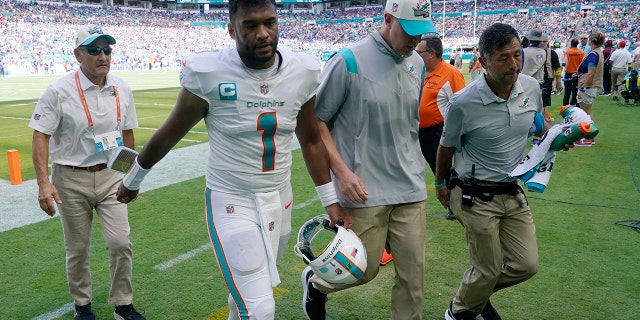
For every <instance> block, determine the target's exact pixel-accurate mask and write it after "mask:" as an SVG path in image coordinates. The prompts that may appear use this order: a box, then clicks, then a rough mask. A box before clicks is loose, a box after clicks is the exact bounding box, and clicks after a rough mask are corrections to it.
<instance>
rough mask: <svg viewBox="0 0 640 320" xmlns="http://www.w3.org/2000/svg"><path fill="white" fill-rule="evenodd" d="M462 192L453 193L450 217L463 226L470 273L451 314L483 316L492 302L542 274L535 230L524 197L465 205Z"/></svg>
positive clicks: (511, 197) (521, 195)
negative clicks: (498, 293)
mask: <svg viewBox="0 0 640 320" xmlns="http://www.w3.org/2000/svg"><path fill="white" fill-rule="evenodd" d="M461 194H462V189H461V188H459V187H456V188H454V189H453V190H451V202H450V206H451V211H453V213H454V214H455V215H456V217H457V218H458V220H459V221H460V223H461V224H462V225H463V226H464V229H465V231H466V234H467V246H468V248H469V258H470V260H471V261H470V262H471V268H469V269H467V271H465V273H464V276H463V278H462V283H461V284H460V287H459V288H458V292H457V293H456V296H455V298H454V299H453V312H454V313H458V312H462V311H465V310H469V311H471V312H474V313H480V312H481V311H482V309H483V308H484V306H485V304H486V303H487V301H488V300H489V297H490V296H491V295H492V294H493V293H494V292H496V291H498V290H500V289H504V288H507V287H510V286H513V285H516V284H518V283H521V282H523V281H525V280H527V279H529V278H531V277H532V276H533V275H534V274H535V273H536V272H537V271H538V244H537V241H536V231H535V225H534V224H533V217H532V216H531V211H530V208H529V205H528V204H527V200H526V198H525V196H524V194H523V193H521V192H520V193H518V194H517V195H515V196H511V195H508V194H501V195H494V197H493V199H492V200H491V201H488V202H483V201H482V200H480V199H478V197H476V198H475V202H474V204H473V206H471V207H467V206H462V205H461Z"/></svg>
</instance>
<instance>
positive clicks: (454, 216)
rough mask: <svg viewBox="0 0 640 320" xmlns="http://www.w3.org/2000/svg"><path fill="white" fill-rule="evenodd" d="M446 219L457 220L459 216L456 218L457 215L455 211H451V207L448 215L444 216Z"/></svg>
mask: <svg viewBox="0 0 640 320" xmlns="http://www.w3.org/2000/svg"><path fill="white" fill-rule="evenodd" d="M444 218H445V219H447V220H457V219H458V218H456V215H455V214H453V212H451V209H449V212H447V215H446V216H444Z"/></svg>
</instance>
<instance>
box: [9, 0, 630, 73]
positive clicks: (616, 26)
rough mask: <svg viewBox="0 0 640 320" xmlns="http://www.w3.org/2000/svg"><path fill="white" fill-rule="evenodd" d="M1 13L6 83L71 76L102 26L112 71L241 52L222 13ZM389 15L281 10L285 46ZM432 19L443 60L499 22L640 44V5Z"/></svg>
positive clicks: (517, 0) (474, 10)
mask: <svg viewBox="0 0 640 320" xmlns="http://www.w3.org/2000/svg"><path fill="white" fill-rule="evenodd" d="M0 6H1V8H2V10H0V34H2V37H0V68H3V69H4V74H6V75H13V74H33V75H44V74H53V73H61V72H66V71H70V70H73V69H74V68H76V67H77V65H76V61H75V58H74V57H73V47H74V36H75V30H77V27H78V26H79V25H83V24H98V25H100V26H102V29H103V31H104V32H106V33H109V34H111V35H113V36H114V37H115V38H116V39H117V41H118V43H117V44H116V45H114V53H113V57H112V64H113V66H112V68H113V70H143V69H162V68H177V67H179V66H180V61H181V59H182V57H183V56H185V55H186V54H189V53H191V52H196V51H203V50H217V49H221V48H225V47H229V46H232V45H234V42H233V41H232V39H231V38H230V37H229V35H228V34H227V30H226V27H225V22H226V21H227V20H228V17H227V13H226V11H225V10H224V7H214V8H212V11H206V12H201V11H170V10H149V9H142V8H129V7H116V6H114V7H105V6H101V5H89V4H81V3H72V4H69V5H64V4H63V3H61V2H43V1H40V2H31V3H24V2H13V1H2V0H0ZM585 6H587V7H592V8H591V10H590V11H588V14H585V12H587V11H584V10H581V9H584V8H585ZM443 12H444V13H445V14H443ZM382 13H383V7H382V6H381V5H369V6H360V7H348V8H340V9H329V10H322V11H319V12H314V10H293V11H290V10H282V11H281V12H280V44H281V45H284V46H286V47H290V48H293V49H295V50H303V51H307V52H310V53H312V54H314V55H316V56H317V57H318V59H326V57H328V56H329V55H330V54H331V53H332V52H335V51H337V50H339V49H340V48H343V47H345V46H346V45H347V44H349V43H351V42H354V41H357V40H359V39H361V38H362V37H364V36H365V35H367V34H369V33H370V31H371V30H372V28H376V27H378V26H379V25H380V21H381V20H380V17H382ZM432 16H433V20H434V23H435V24H436V26H437V27H438V29H439V32H440V34H441V36H442V38H443V43H444V45H445V47H446V48H447V49H446V50H445V52H451V50H452V49H453V50H455V49H456V48H466V49H470V48H471V46H473V45H474V44H475V43H477V38H478V37H479V35H480V32H481V31H482V30H484V28H485V27H487V26H489V25H490V24H492V23H495V22H503V23H508V24H510V25H512V26H514V27H515V28H516V30H518V31H519V32H520V33H521V34H522V35H524V34H526V33H527V31H529V30H531V29H533V28H540V29H542V30H543V31H544V32H545V33H546V34H548V35H550V42H551V43H556V42H558V43H559V44H560V45H561V46H563V47H564V46H567V44H568V42H569V40H570V38H572V37H578V36H579V35H581V34H585V33H588V32H590V31H592V30H598V31H601V32H603V33H605V34H606V35H607V37H608V39H612V40H614V41H616V42H617V41H619V40H622V39H624V40H626V43H628V44H629V46H630V49H633V45H634V43H637V42H638V41H639V40H640V6H638V5H637V2H636V1H635V0H633V1H631V0H628V1H624V0H619V1H606V0H605V1H592V0H581V1H578V0H564V1H562V0H551V1H547V0H530V1H528V0H477V1H475V2H474V1H446V2H445V1H439V2H434V3H433V7H432ZM578 21H580V23H578ZM445 58H446V56H445Z"/></svg>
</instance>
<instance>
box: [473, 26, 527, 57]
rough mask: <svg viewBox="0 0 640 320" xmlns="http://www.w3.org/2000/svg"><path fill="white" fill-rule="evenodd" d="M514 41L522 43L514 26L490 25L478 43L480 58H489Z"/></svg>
mask: <svg viewBox="0 0 640 320" xmlns="http://www.w3.org/2000/svg"><path fill="white" fill-rule="evenodd" d="M513 39H516V40H518V42H520V37H519V36H518V32H517V31H516V29H514V28H513V27H512V26H510V25H508V24H504V23H494V24H492V25H490V26H489V27H488V28H486V29H485V30H484V31H483V32H482V35H480V41H479V42H478V49H479V50H480V56H482V57H485V58H488V57H489V56H490V55H491V53H493V52H494V51H496V50H498V49H501V48H503V47H505V46H507V45H508V44H510V43H511V41H513Z"/></svg>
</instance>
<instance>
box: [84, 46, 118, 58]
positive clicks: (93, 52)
mask: <svg viewBox="0 0 640 320" xmlns="http://www.w3.org/2000/svg"><path fill="white" fill-rule="evenodd" d="M112 50H113V49H111V47H104V48H100V47H87V53H88V54H90V55H92V56H97V55H99V54H100V51H102V52H104V55H105V56H110V55H111V51H112Z"/></svg>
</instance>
